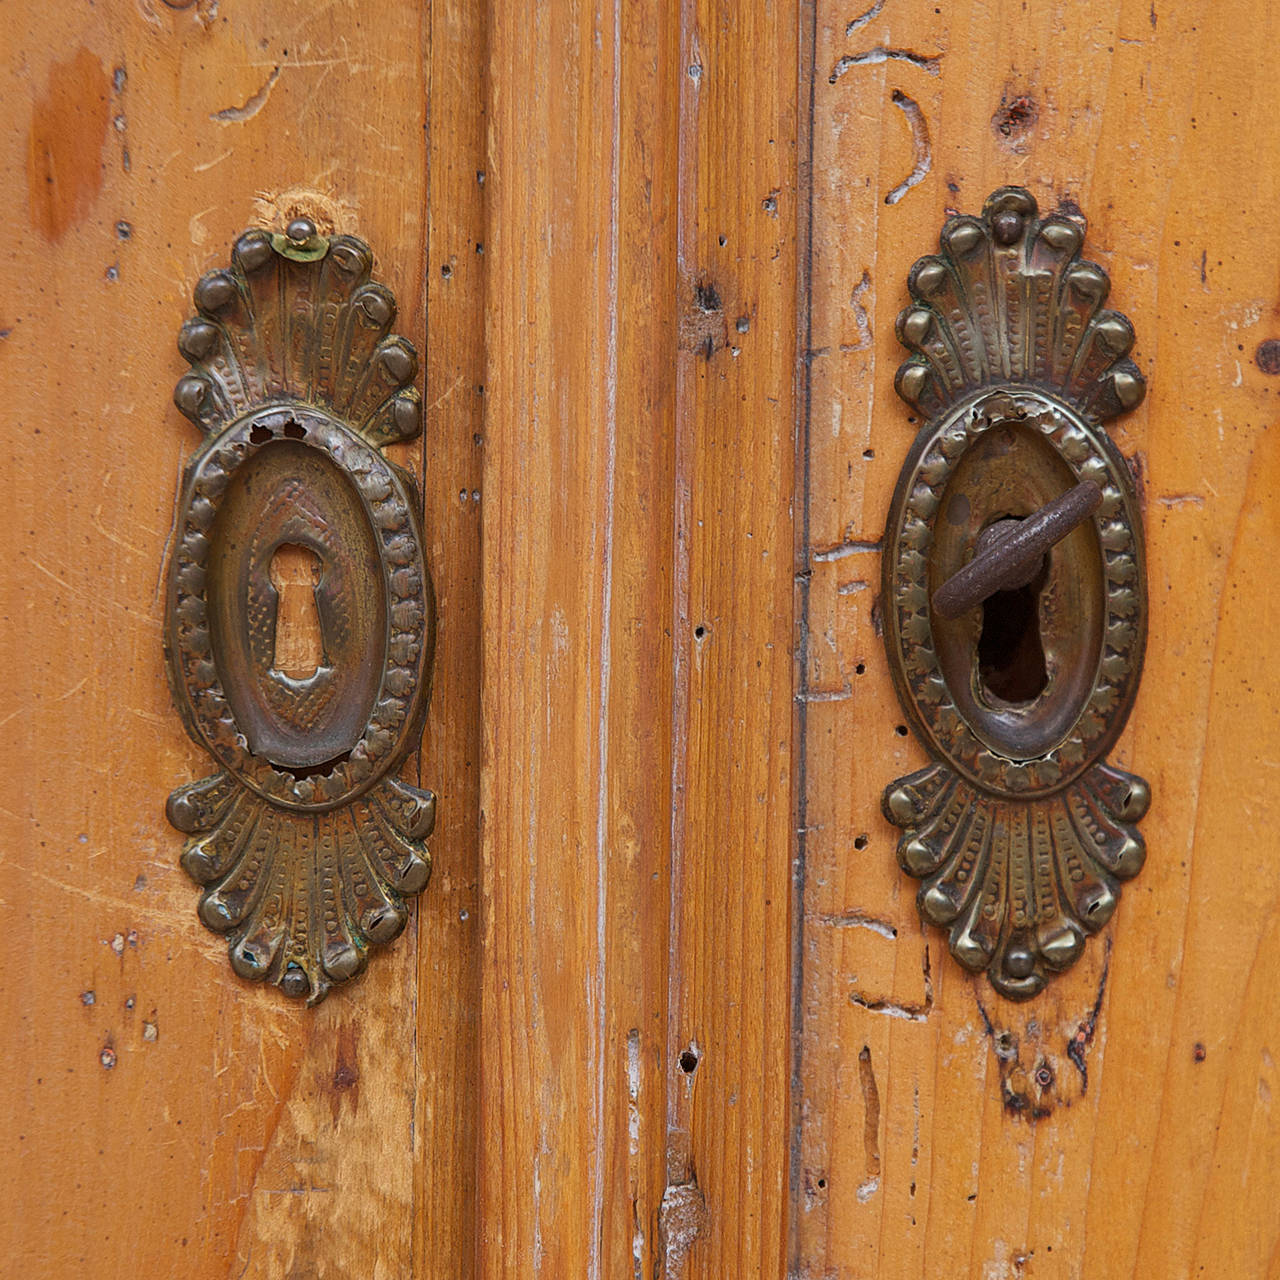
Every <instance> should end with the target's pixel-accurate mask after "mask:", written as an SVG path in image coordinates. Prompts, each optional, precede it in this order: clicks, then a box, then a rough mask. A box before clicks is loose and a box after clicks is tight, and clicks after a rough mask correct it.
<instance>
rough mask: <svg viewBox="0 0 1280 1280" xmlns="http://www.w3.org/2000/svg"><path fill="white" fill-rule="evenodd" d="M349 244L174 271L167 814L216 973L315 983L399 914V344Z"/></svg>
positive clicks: (428, 816)
mask: <svg viewBox="0 0 1280 1280" xmlns="http://www.w3.org/2000/svg"><path fill="white" fill-rule="evenodd" d="M371 265H372V255H371V253H370V252H369V249H368V246H366V245H364V244H363V243H362V242H361V241H359V240H356V239H354V238H353V237H350V236H334V237H331V238H330V237H324V236H321V235H319V234H318V233H317V231H316V229H315V227H314V225H313V224H311V223H310V222H308V221H307V220H306V219H295V220H294V221H293V222H291V223H290V224H289V226H288V227H287V228H286V230H285V231H284V232H277V233H275V234H271V233H268V232H267V231H264V230H251V231H247V232H245V233H244V235H242V236H241V237H240V238H239V240H238V241H237V242H236V245H235V248H234V250H233V252H232V260H231V265H230V266H229V267H227V268H223V269H221V270H217V271H213V272H210V273H209V274H208V275H206V276H205V277H204V278H203V279H202V280H201V281H200V282H199V284H198V285H197V286H196V289H195V301H196V307H197V310H198V314H197V316H196V317H195V318H194V319H192V320H189V321H188V322H187V323H186V324H185V325H184V326H183V329H182V332H181V335H180V338H179V344H178V345H179V348H180V350H181V352H182V354H183V355H184V356H185V357H186V358H187V360H188V361H189V362H190V366H191V367H190V370H189V371H188V372H187V373H186V374H184V375H183V376H182V377H181V378H180V379H179V381H178V384H177V387H176V389H175V392H174V400H175V403H176V404H177V406H178V408H179V409H181V410H182V412H183V413H185V414H186V415H187V416H188V417H189V418H191V419H192V421H193V422H195V423H196V424H197V426H199V427H200V428H201V430H202V431H203V432H204V433H205V438H204V441H203V443H202V444H201V446H200V447H199V448H198V449H197V450H196V452H195V453H194V455H193V456H192V458H191V460H190V462H189V463H188V466H187V471H186V476H185V479H184V484H183V492H182V497H181V502H180V506H179V511H178V518H177V526H176V527H177V535H176V538H175V545H174V552H173V557H172V561H171V564H170V569H169V594H168V607H167V619H166V628H165V649H166V656H167V659H168V669H169V679H170V684H171V686H172V688H173V693H174V701H175V703H176V705H177V708H178V711H179V713H180V715H181V716H182V719H183V722H184V724H185V726H186V728H187V731H188V733H189V734H190V735H191V737H192V738H193V739H195V740H196V741H197V742H198V743H200V744H201V745H202V746H203V747H205V749H206V750H208V752H209V753H210V755H212V756H213V758H214V760H215V761H216V763H217V766H218V771H217V772H216V773H214V774H212V775H211V776H209V777H207V778H203V779H201V780H200V781H198V782H194V783H191V784H189V785H187V786H184V787H179V788H178V790H176V791H175V792H174V793H173V794H172V795H171V796H170V797H169V803H168V815H169V819H170V821H171V822H172V823H173V825H174V826H176V827H177V828H178V829H179V830H181V831H183V832H185V833H186V834H187V835H188V837H189V839H188V840H187V842H186V845H185V846H184V849H183V853H182V865H183V866H184V867H185V868H186V870H187V872H188V873H189V874H190V875H191V877H192V878H193V879H194V880H195V881H196V882H197V883H198V884H200V885H201V886H202V892H201V896H200V906H199V915H200V919H201V920H202V921H203V922H204V924H205V925H206V926H207V927H208V928H210V929H213V930H215V931H216V932H219V933H222V934H225V935H226V936H227V942H228V954H229V959H230V962H231V966H232V968H233V969H234V970H235V971H236V973H238V974H240V975H241V976H242V977H245V978H253V979H265V980H267V981H270V982H272V983H274V984H275V985H277V986H278V987H279V988H280V989H281V990H282V991H284V992H285V994H287V995H290V996H295V997H306V998H307V999H308V1000H309V1001H310V1002H312V1003H314V1002H315V1001H317V1000H319V999H322V998H323V997H324V995H325V994H326V993H327V992H328V991H329V989H330V988H331V987H332V986H333V985H334V984H335V983H340V982H345V981H347V980H348V979H350V978H352V977H354V976H355V975H356V974H358V973H359V972H360V970H361V969H362V968H363V967H364V964H365V960H366V957H367V953H368V951H369V949H370V948H371V947H373V946H374V945H376V944H379V943H385V942H389V941H390V940H391V939H393V938H394V937H395V936H396V935H397V934H398V933H399V932H400V931H401V930H402V929H403V928H404V926H405V924H406V922H407V920H408V909H407V906H406V903H405V898H406V897H407V896H408V895H411V894H415V893H417V892H419V891H420V890H421V889H422V888H423V887H424V886H425V884H426V882H427V878H428V876H429V874H430V870H431V856H430V854H429V852H428V851H427V847H426V843H425V841H426V837H427V836H428V835H429V834H430V832H431V830H432V827H433V825H434V821H435V797H434V796H433V795H432V794H431V792H429V791H423V790H419V789H418V788H417V787H414V786H411V785H410V784H408V783H406V782H402V781H400V780H399V779H398V778H396V776H395V774H396V772H397V771H398V770H399V768H400V766H401V765H402V764H403V763H404V761H405V759H406V758H407V757H408V755H409V754H410V753H411V752H412V751H413V750H414V749H415V748H416V746H417V743H418V738H419V735H420V733H421V728H422V721H423V716H424V715H425V712H426V706H427V696H428V693H429V689H430V676H431V657H432V650H433V645H434V639H435V605H434V600H433V597H432V591H431V579H430V576H429V575H428V573H427V567H426V564H425V561H424V557H423V551H422V546H423V539H422V532H421V529H420V526H419V516H418V509H419V505H420V504H419V499H418V495H417V489H416V486H415V485H414V482H413V478H412V477H411V476H410V475H409V474H408V473H406V472H404V471H402V470H401V469H400V468H399V467H398V466H396V465H395V464H394V463H392V462H391V461H390V460H389V459H387V458H386V457H385V456H384V455H383V452H382V447H383V446H384V445H386V444H387V443H389V442H391V441H395V440H403V439H408V438H410V437H412V436H414V435H416V434H417V433H418V431H419V429H420V416H421V406H420V402H419V398H418V393H417V391H416V390H415V389H414V387H413V385H412V383H413V379H414V377H415V376H416V373H417V357H416V354H415V352H414V350H413V347H412V346H411V345H410V344H409V343H408V342H407V341H405V339H403V338H401V337H399V336H397V335H395V334H393V333H392V332H391V325H392V323H393V322H394V319H395V299H394V297H393V296H392V294H391V291H390V290H389V289H387V288H386V287H385V286H384V285H381V284H378V283H376V282H375V281H373V280H371V279H370V268H371Z"/></svg>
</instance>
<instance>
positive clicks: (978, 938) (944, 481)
mask: <svg viewBox="0 0 1280 1280" xmlns="http://www.w3.org/2000/svg"><path fill="white" fill-rule="evenodd" d="M1083 242H1084V224H1083V221H1082V220H1081V219H1080V218H1079V217H1078V216H1073V215H1066V214H1061V213H1054V214H1049V215H1048V216H1046V217H1043V218H1041V217H1039V216H1038V211H1037V208H1036V203H1035V201H1034V200H1033V199H1032V197H1031V195H1030V194H1029V193H1028V192H1026V191H1024V190H1022V189H1021V188H1017V187H1006V188H1003V189H1001V190H999V191H996V192H995V193H994V194H993V195H992V196H991V197H990V198H989V199H988V200H987V203H986V206H985V207H984V209H983V212H982V216H981V217H977V218H975V217H954V218H951V219H950V220H949V221H948V222H947V223H946V225H945V226H944V228H943V230H942V235H941V251H940V252H939V253H938V254H936V255H933V256H930V257H926V258H922V259H920V261H918V262H917V263H916V264H915V266H914V267H913V268H912V271H911V274H910V277H909V282H908V287H909V290H910V293H911V297H912V299H913V301H912V304H911V305H910V306H909V307H907V309H906V310H905V311H903V312H902V314H901V316H900V317H899V319H898V336H899V338H900V340H901V341H902V343H903V344H904V345H905V346H906V347H907V348H909V350H910V351H911V353H912V354H911V356H910V357H909V358H908V359H907V360H906V362H905V363H904V364H903V365H902V367H901V368H900V369H899V371H898V376H897V383H896V385H897V390H898V393H899V395H900V396H901V397H902V398H903V399H904V400H905V401H906V402H907V403H908V404H909V405H910V406H911V407H912V408H913V409H914V410H916V411H918V412H919V414H920V415H921V417H922V418H924V419H926V420H927V421H926V423H925V425H924V426H923V427H922V428H921V429H920V431H919V434H918V435H917V437H916V440H915V443H914V445H913V446H912V448H911V450H910V453H909V454H908V457H907V460H906V463H905V464H904V466H903V469H902V474H901V476H900V478H899V481H898V487H897V490H896V493H895V495H894V498H893V504H892V508H891V510H890V514H889V520H888V526H887V529H886V533H885V541H884V567H883V573H884V582H883V591H884V595H883V600H884V633H885V644H886V648H887V651H888V656H889V665H890V668H891V669H892V672H893V677H894V682H895V685H896V687H897V691H898V695H899V698H900V700H901V702H902V706H903V708H904V710H905V712H906V715H907V717H908V719H909V720H910V722H911V724H912V726H913V727H914V729H915V732H916V734H917V735H918V736H919V738H920V740H921V741H922V743H923V744H924V745H925V747H926V748H927V750H928V752H929V754H930V755H931V756H932V757H933V761H934V762H933V763H932V764H930V765H929V766H928V767H927V768H924V769H922V770H920V771H919V772H917V773H913V774H911V775H910V776H908V777H904V778H899V779H898V780H897V781H895V782H894V783H893V784H892V785H890V786H889V787H888V788H887V789H886V791H885V794H884V799H883V808H884V812H885V815H886V817H887V818H888V819H889V821H890V822H892V823H894V824H895V825H897V826H898V827H900V828H902V835H901V837H900V839H899V842H898V861H899V863H900V864H901V866H902V868H903V869H904V870H905V871H906V872H907V873H908V874H909V875H911V876H914V877H916V878H918V879H919V880H921V881H922V884H921V887H920V891H919V895H918V905H919V909H920V914H921V916H922V917H923V919H924V920H925V921H927V922H928V923H930V924H933V925H937V926H939V927H941V928H943V929H945V930H947V931H948V934H949V941H950V949H951V953H952V955H953V956H954V957H955V958H956V959H957V960H958V961H959V962H960V963H961V964H962V965H963V966H964V967H965V968H966V969H969V970H973V971H981V970H986V972H987V974H988V977H989V979H990V981H991V983H992V985H993V986H994V987H995V988H996V990H997V991H999V992H1000V993H1001V994H1002V995H1005V996H1007V997H1009V998H1011V999H1015V1000H1017V999H1025V998H1027V997H1030V996H1033V995H1035V994H1036V992H1038V991H1040V990H1041V989H1042V988H1043V987H1044V985H1045V983H1046V982H1047V981H1048V979H1049V978H1050V977H1051V976H1052V975H1053V974H1055V973H1058V972H1061V971H1062V970H1064V969H1066V968H1068V967H1069V966H1070V965H1071V964H1073V963H1074V962H1075V960H1076V959H1077V958H1078V957H1079V956H1080V954H1081V952H1082V950H1083V948H1084V945H1085V941H1086V939H1087V938H1088V937H1089V936H1090V935H1091V934H1094V933H1096V932H1097V931H1098V930H1099V929H1100V928H1101V927H1102V926H1103V925H1104V924H1105V923H1106V922H1107V920H1108V919H1110V917H1111V915H1112V913H1113V912H1114V911H1115V908H1116V904H1117V902H1118V899H1119V892H1120V883H1121V881H1124V880H1127V879H1129V878H1130V877H1132V876H1134V875H1136V874H1137V873H1138V871H1139V870H1140V869H1141V867H1142V864H1143V860H1144V858H1145V848H1144V845H1143V840H1142V836H1141V835H1140V834H1139V833H1138V830H1137V825H1136V824H1137V823H1138V821H1139V820H1140V819H1141V818H1142V816H1143V814H1144V813H1145V812H1146V809H1147V805H1148V802H1149V799H1150V795H1149V790H1148V787H1147V784H1146V783H1145V782H1144V781H1143V780H1142V779H1141V778H1138V777H1136V776H1134V775H1132V774H1129V773H1126V772H1124V771H1122V770H1120V769H1118V768H1115V767H1113V766H1112V765H1109V764H1108V763H1107V762H1106V759H1105V756H1106V753H1107V752H1108V751H1109V750H1110V749H1111V747H1112V745H1113V744H1114V743H1115V741H1116V738H1117V737H1118V736H1119V734H1120V731H1121V729H1122V728H1123V726H1124V723H1125V719H1126V717H1127V716H1128V714H1129V710H1130V708H1131V706H1132V704H1133V700H1134V696H1135V694H1136V691H1137V686H1138V679H1139V675H1140V672H1141V668H1142V656H1143V649H1144V645H1145V642H1146V570H1145V562H1144V553H1143V537H1142V524H1141V515H1140V511H1139V505H1138V497H1137V493H1136V491H1135V487H1134V483H1133V479H1132V476H1131V474H1130V470H1129V467H1128V465H1127V464H1126V462H1125V459H1124V458H1123V457H1122V456H1121V455H1120V453H1119V452H1118V451H1117V449H1116V448H1115V446H1114V445H1113V444H1112V442H1111V440H1110V439H1109V438H1108V436H1107V433H1106V430H1105V428H1104V426H1103V423H1104V421H1106V420H1107V419H1109V418H1112V417H1114V416H1116V415H1117V414H1119V413H1121V412H1123V411H1125V410H1128V409H1132V408H1134V407H1135V406H1136V405H1138V404H1139V403H1140V402H1141V400H1142V397H1143V395H1144V393H1145V383H1144V381H1143V378H1142V375H1141V374H1140V373H1139V371H1138V369H1137V367H1136V366H1135V365H1134V364H1133V362H1132V361H1131V360H1130V359H1128V355H1129V352H1130V350H1131V348H1132V346H1133V341H1134V334H1133V329H1132V326H1131V325H1130V324H1129V322H1128V320H1126V319H1125V317H1124V316H1122V315H1120V314H1119V313H1118V312H1115V311H1110V310H1106V309H1104V307H1103V303H1104V301H1105V300H1106V296H1107V292H1108V289H1109V281H1108V279H1107V276H1106V273H1105V272H1104V271H1103V270H1102V268H1101V267H1098V266H1096V265H1095V264H1093V263H1091V262H1087V261H1084V260H1083V259H1081V258H1080V256H1079V254H1080V249H1081V247H1082V245H1083ZM1006 538H1010V539H1013V540H1014V541H1013V542H1010V543H1009V546H1010V547H1013V546H1014V545H1015V542H1017V540H1019V539H1020V540H1021V541H1022V542H1023V543H1024V544H1026V545H1025V546H1023V547H1022V549H1021V550H1015V551H1014V552H1013V553H1011V554H1012V558H1013V560H1014V561H1015V563H1013V565H1012V568H1010V566H1009V565H1005V566H1004V568H1003V569H1001V568H1000V566H998V565H997V564H996V561H997V560H998V559H999V558H1000V552H999V550H998V546H999V544H1001V543H1002V542H1003V540H1004V539H1006ZM1050 544H1053V545H1050ZM1019 557H1020V559H1019ZM1006 558H1007V557H1006ZM962 570H963V571H964V572H963V573H962V572H961V571H962ZM997 570H998V571H997ZM967 579H976V580H978V585H977V586H976V587H975V586H974V583H973V581H967ZM944 587H946V588H947V590H946V591H943V590H942V589H943V588H944Z"/></svg>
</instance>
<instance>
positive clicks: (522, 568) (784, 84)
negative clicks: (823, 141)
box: [480, 2, 797, 1277]
mask: <svg viewBox="0 0 1280 1280" xmlns="http://www.w3.org/2000/svg"><path fill="white" fill-rule="evenodd" d="M795 39H796V26H795V11H794V9H792V8H790V7H787V6H782V7H781V8H780V10H778V11H777V12H775V13H774V14H772V15H770V16H769V17H768V18H767V19H766V18H763V17H760V16H758V15H740V14H739V13H738V11H737V8H736V7H735V6H729V5H715V4H710V3H707V4H701V5H694V4H690V5H686V6H684V7H683V9H682V10H681V12H680V13H679V15H678V17H677V16H675V15H671V14H670V12H669V6H667V5H665V4H659V3H656V2H655V3H653V4H650V5H644V6H626V7H625V11H624V8H623V7H621V6H620V7H618V8H617V9H616V10H613V11H608V12H603V13H598V12H589V11H587V10H578V9H576V8H574V7H573V6H569V5H564V6H549V7H548V8H546V9H545V10H543V11H541V12H540V15H539V18H538V20H537V21H536V22H535V23H533V24H532V25H531V24H530V23H529V22H527V21H526V20H525V15H523V14H519V15H517V14H516V13H515V12H511V13H502V14H501V15H500V16H497V17H495V25H494V29H493V32H492V45H491V55H490V56H491V72H490V86H491V95H492V96H491V110H492V120H491V130H492V132H491V142H490V164H489V166H488V176H487V180H486V191H487V192H488V199H489V201H490V204H489V231H488V235H487V237H486V252H485V257H486V262H487V264H488V265H487V269H488V272H489V276H488V294H487V307H486V318H487V324H488V331H487V347H488V359H489V375H488V378H487V380H486V384H485V400H486V404H487V422H486V457H485V476H484V492H485V495H486V498H485V502H486V506H485V539H484V565H485V569H484V597H485V605H484V607H485V626H484V717H483V719H484V726H485V770H484V782H483V786H482V802H481V808H482V812H483V842H482V875H483V914H484V925H483V933H484V959H483V966H482V968H483V975H482V988H483V1002H482V1006H481V1045H482V1049H481V1067H480V1099H481V1102H480V1105H481V1120H480V1125H481V1133H482V1134H483V1138H482V1145H481V1159H480V1223H481V1226H480V1230H481V1262H480V1271H481V1273H482V1274H485V1275H491V1274H498V1273H499V1272H501V1273H503V1274H508V1273H510V1274H520V1275H530V1276H535V1275H536V1276H547V1277H560V1276H579V1275H581V1276H604V1275H609V1276H624V1275H625V1276H633V1275H636V1274H641V1275H651V1274H654V1271H655V1266H656V1267H657V1268H659V1269H660V1271H661V1273H662V1274H666V1275H671V1276H678V1275H682V1274H689V1275H698V1276H703V1275H705V1276H725V1275H743V1276H746V1275H757V1274H758V1275H769V1274H776V1273H777V1272H778V1271H779V1269H780V1268H781V1266H782V1262H783V1245H784V1225H783V1224H784V1213H785V1195H784V1185H785V1170H786V1108H787V1101H788V1100H787V1089H786V1072H787V1057H786V1044H787V981H786V973H787V961H788V951H787V947H788V915H787V909H788V895H787V889H788V880H789V856H790V845H789V827H790V814H791V788H790V778H791V758H790V738H791V719H792V711H791V700H790V696H789V694H790V685H791V656H790V639H791V632H792V625H793V617H792V593H791V580H790V579H791V575H790V560H791V552H792V545H793V532H792V526H791V506H790V499H791V486H792V478H793V471H794V443H793V436H792V425H793V421H794V400H793V397H794V355H795V342H794V323H795V314H796V313H795V306H794V299H795V288H796V275H795V271H796V266H795V264H796V241H795V220H796V204H795V152H794V136H795V128H794V124H795V110H796V66H797V62H796V59H795V57H794V56H792V51H793V50H794V42H795ZM765 48H767V49H769V50H770V58H769V59H768V60H767V61H766V63H765V74H763V75H761V74H759V71H760V68H759V53H760V50H761V49H765ZM775 59H776V61H775ZM744 104H745V105H744ZM677 111H678V115H677ZM530 156H536V157H537V161H536V163H530V160H529V157H530ZM673 362H674V365H675V369H676V376H675V379H674V382H673V379H672V375H671V371H672V366H673Z"/></svg>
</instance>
